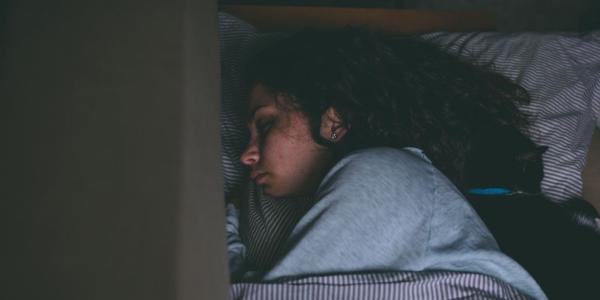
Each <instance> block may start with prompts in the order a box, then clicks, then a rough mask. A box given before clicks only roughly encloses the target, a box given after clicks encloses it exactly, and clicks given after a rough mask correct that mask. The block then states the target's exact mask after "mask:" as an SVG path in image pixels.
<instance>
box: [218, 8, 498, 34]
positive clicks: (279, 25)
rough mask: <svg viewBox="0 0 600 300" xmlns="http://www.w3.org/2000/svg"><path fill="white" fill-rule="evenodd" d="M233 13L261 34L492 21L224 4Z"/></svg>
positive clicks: (453, 14)
mask: <svg viewBox="0 0 600 300" xmlns="http://www.w3.org/2000/svg"><path fill="white" fill-rule="evenodd" d="M221 11H224V12H227V13H229V14H232V15H234V16H236V17H238V18H240V19H242V20H244V21H246V22H248V23H250V24H252V25H254V26H255V27H256V28H257V29H258V30H260V31H263V32H270V31H294V30H299V29H301V28H304V27H313V28H340V27H345V26H348V25H352V26H359V27H366V28H369V29H373V30H376V31H380V32H384V33H422V32H431V31H493V30H495V18H494V17H493V16H492V15H491V14H490V13H486V12H483V11H423V10H402V9H383V8H339V7H305V6H261V5H223V6H222V7H221Z"/></svg>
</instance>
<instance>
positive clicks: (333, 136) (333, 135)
mask: <svg viewBox="0 0 600 300" xmlns="http://www.w3.org/2000/svg"><path fill="white" fill-rule="evenodd" d="M335 139H337V133H336V132H335V130H334V131H333V132H331V140H332V141H335Z"/></svg>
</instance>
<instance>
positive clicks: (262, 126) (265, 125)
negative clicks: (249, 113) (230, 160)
mask: <svg viewBox="0 0 600 300" xmlns="http://www.w3.org/2000/svg"><path fill="white" fill-rule="evenodd" d="M271 127H273V120H268V121H262V122H259V123H257V124H256V131H257V132H258V134H259V135H260V136H264V135H265V134H267V132H269V130H270V129H271Z"/></svg>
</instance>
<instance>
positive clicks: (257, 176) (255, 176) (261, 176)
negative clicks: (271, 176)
mask: <svg viewBox="0 0 600 300" xmlns="http://www.w3.org/2000/svg"><path fill="white" fill-rule="evenodd" d="M266 176H267V173H265V172H258V171H252V172H251V173H250V179H251V180H254V182H256V184H261V183H264V180H265V178H266Z"/></svg>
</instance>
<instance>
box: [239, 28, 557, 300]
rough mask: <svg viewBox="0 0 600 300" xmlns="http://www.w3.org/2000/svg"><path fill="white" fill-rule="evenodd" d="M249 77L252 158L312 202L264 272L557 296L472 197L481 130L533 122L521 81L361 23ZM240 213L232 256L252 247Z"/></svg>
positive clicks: (256, 174)
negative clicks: (441, 275) (402, 278)
mask: <svg viewBox="0 0 600 300" xmlns="http://www.w3.org/2000/svg"><path fill="white" fill-rule="evenodd" d="M248 73H249V74H248V77H249V83H250V85H249V91H250V92H249V102H248V113H249V118H248V129H249V130H250V141H249V143H248V145H247V148H246V149H245V150H244V152H243V153H242V154H241V158H240V159H241V162H242V163H243V164H244V165H246V166H248V167H249V169H250V179H251V180H252V181H253V182H254V184H256V185H257V186H258V187H259V188H261V189H262V192H263V193H265V194H266V195H269V196H271V197H273V198H290V197H295V198H301V199H313V200H312V201H311V202H310V203H309V204H307V205H305V206H304V207H306V209H305V210H304V211H303V215H302V217H301V218H300V219H299V221H298V222H297V223H295V225H294V227H293V229H292V230H291V232H290V233H289V235H288V236H287V237H286V238H285V241H284V243H283V245H282V247H281V249H282V250H281V251H280V252H279V253H278V257H277V259H276V261H275V263H274V264H273V265H272V266H270V267H269V269H268V270H265V271H263V272H260V274H259V275H258V277H255V278H259V279H260V280H265V281H268V280H274V279H279V278H284V277H288V276H300V275H315V274H321V275H322V274H334V273H335V274H337V273H349V272H373V271H375V272H381V271H422V270H445V271H460V272H474V273H480V274H485V275H489V276H493V277H495V278H498V279H500V280H502V281H504V282H507V283H509V284H511V285H512V286H513V287H515V288H517V289H518V290H519V291H521V292H522V293H524V294H526V295H528V296H530V297H532V298H535V299H545V298H546V296H545V295H544V292H543V291H542V290H541V289H540V288H539V286H538V284H537V283H536V282H535V280H534V279H532V277H531V276H530V275H529V274H528V273H527V272H526V271H525V270H524V269H523V268H522V267H521V266H520V265H519V264H517V263H516V262H515V261H513V260H512V259H511V258H509V257H508V256H506V255H505V254H503V253H502V252H501V251H500V250H499V248H498V245H497V243H496V241H495V240H494V238H493V237H492V235H491V234H490V232H489V231H488V229H487V228H486V226H485V225H484V224H483V222H482V221H481V219H480V218H479V216H478V215H477V213H476V212H475V211H474V210H473V208H472V207H471V206H470V205H469V204H468V202H467V201H466V199H465V197H464V196H463V194H462V191H464V189H466V188H469V186H468V183H469V177H473V176H477V174H473V173H469V172H467V171H466V166H467V165H468V159H469V155H470V153H471V151H475V150H474V148H473V145H475V144H476V143H474V139H476V137H477V136H479V135H480V134H481V131H482V130H488V129H489V128H514V129H517V130H516V131H515V132H516V133H517V134H520V133H519V129H524V128H525V126H526V125H527V121H526V120H527V118H526V116H524V115H523V114H522V113H520V112H519V110H518V109H517V105H518V104H520V103H527V101H528V96H527V94H526V93H525V91H523V89H522V88H520V87H519V86H517V85H515V84H513V83H511V82H510V81H509V80H507V79H505V78H503V77H501V76H499V75H497V74H495V73H493V72H490V71H487V70H486V69H483V68H480V67H476V66H472V65H469V64H466V63H463V62H461V61H459V60H458V59H457V58H455V57H453V56H451V55H449V54H446V53H444V52H442V51H440V50H438V49H437V48H436V47H435V46H432V45H430V44H428V43H426V42H423V41H421V40H418V39H414V38H408V37H406V38H397V39H391V38H386V37H383V36H379V35H377V34H373V33H370V32H366V31H362V30H357V29H345V30H341V31H335V32H327V31H310V30H305V31H302V32H299V33H296V34H294V35H292V36H290V37H286V38H285V39H284V40H281V41H279V42H278V43H276V44H274V45H271V46H269V47H267V48H266V49H263V50H262V51H261V52H260V53H259V54H258V55H256V57H255V59H254V60H253V62H252V64H251V65H250V69H249V72H248ZM229 211H230V212H231V214H230V215H229V217H228V220H230V221H231V222H230V223H229V224H228V226H229V227H228V229H229V233H230V238H231V239H230V254H243V253H244V247H243V245H242V244H240V243H239V239H237V238H236V235H235V233H236V230H237V229H236V228H235V224H236V220H235V217H236V209H235V208H233V206H229ZM236 259H237V260H238V262H237V263H234V264H235V265H234V266H232V267H233V268H234V269H235V268H236V266H241V268H242V269H241V270H240V271H241V272H242V273H244V272H245V271H247V270H244V269H243V255H241V256H235V255H234V256H232V261H234V262H235V261H236ZM238 263H240V264H238ZM254 275H255V276H256V274H254Z"/></svg>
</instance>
